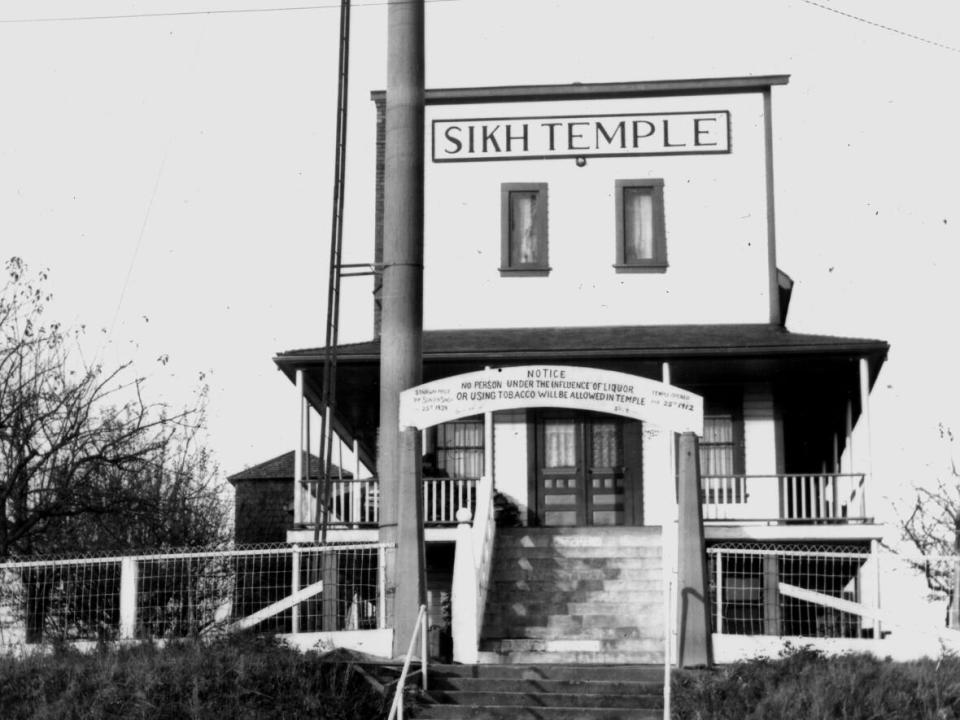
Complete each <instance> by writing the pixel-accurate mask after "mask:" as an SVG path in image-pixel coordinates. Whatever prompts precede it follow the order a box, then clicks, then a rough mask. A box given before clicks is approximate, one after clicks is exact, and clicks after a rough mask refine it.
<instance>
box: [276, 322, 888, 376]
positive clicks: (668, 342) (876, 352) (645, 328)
mask: <svg viewBox="0 0 960 720" xmlns="http://www.w3.org/2000/svg"><path fill="white" fill-rule="evenodd" d="M889 347H890V346H889V345H888V344H887V343H886V342H884V341H882V340H869V339H863V338H849V337H837V336H834V335H810V334H805V333H792V332H789V331H788V330H786V329H785V328H784V327H782V326H780V325H771V324H736V325H627V326H624V325H607V326H599V327H545V328H483V329H462V330H426V331H424V333H423V357H424V360H444V359H457V360H467V359H482V360H529V359H536V360H548V359H567V358H583V359H589V358H614V357H620V358H622V357H630V358H651V359H658V360H669V359H670V358H671V357H672V358H690V357H704V356H728V357H736V356H741V357H745V356H754V357H764V356H767V357H772V356H783V355H802V354H816V355H822V354H843V355H849V354H855V355H858V356H866V357H868V358H869V359H870V361H871V369H873V366H874V364H875V363H876V364H877V369H879V364H880V363H882V362H883V360H884V359H885V358H886V354H887V351H888V350H889ZM323 354H324V348H307V349H302V350H289V351H287V352H283V353H280V354H278V355H277V356H276V358H275V362H276V363H277V364H278V365H279V366H280V367H284V368H285V367H287V366H294V367H296V366H300V365H303V364H312V363H314V362H317V361H319V362H323ZM337 357H338V359H339V360H347V361H365V360H366V361H369V360H377V361H379V359H380V341H379V340H378V339H375V340H368V341H366V342H359V343H352V344H347V345H341V346H340V347H339V348H338V349H337Z"/></svg>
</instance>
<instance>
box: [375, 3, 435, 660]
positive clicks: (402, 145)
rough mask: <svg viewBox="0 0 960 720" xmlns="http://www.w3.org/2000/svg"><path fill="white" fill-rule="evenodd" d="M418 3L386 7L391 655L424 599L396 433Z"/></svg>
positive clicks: (420, 100) (415, 171) (417, 508)
mask: <svg viewBox="0 0 960 720" xmlns="http://www.w3.org/2000/svg"><path fill="white" fill-rule="evenodd" d="M423 10H424V8H423V0H390V2H389V5H388V9H387V25H388V27H387V102H386V138H385V139H386V147H385V167H384V210H383V226H384V238H383V275H382V283H383V286H382V296H381V297H382V299H383V320H382V326H381V335H380V438H379V450H378V454H377V475H378V477H379V479H380V500H381V504H380V541H381V542H383V543H385V544H388V545H389V544H395V547H394V548H390V549H388V550H387V551H386V553H385V565H386V567H385V570H386V572H385V576H386V594H387V601H386V602H387V608H386V617H387V624H388V626H392V627H393V628H394V634H393V654H394V655H395V656H397V655H401V654H402V653H404V652H405V651H406V648H407V645H408V644H409V642H410V638H411V637H412V635H413V632H414V630H415V628H414V624H415V622H416V619H417V612H418V609H419V606H420V605H421V604H422V603H424V602H425V601H426V579H425V573H424V550H423V547H424V546H423V482H422V479H421V460H420V431H419V430H417V429H416V428H403V429H401V428H400V392H401V391H403V390H406V389H407V388H410V387H414V386H415V385H419V384H420V383H421V381H422V379H423V359H422V358H423V356H422V346H423V153H424V145H423V142H424V141H423V134H424V111H423V105H424V41H423V36H424V31H423Z"/></svg>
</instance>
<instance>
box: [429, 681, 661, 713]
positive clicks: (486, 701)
mask: <svg viewBox="0 0 960 720" xmlns="http://www.w3.org/2000/svg"><path fill="white" fill-rule="evenodd" d="M595 689H596V688H593V687H592V686H590V687H586V688H584V689H583V691H582V692H579V693H550V692H541V691H536V690H535V691H533V692H509V691H507V690H490V691H485V692H484V691H479V692H478V691H471V690H433V691H431V692H430V695H431V696H432V697H433V698H434V699H436V700H437V702H439V703H449V704H454V705H481V706H490V705H497V706H505V705H508V706H511V707H515V708H523V707H530V706H533V707H538V708H540V707H550V708H634V709H652V708H658V707H663V694H662V693H663V691H662V690H661V692H660V693H659V694H657V693H650V694H647V695H636V694H630V695H620V694H616V693H601V692H593V691H594V690H595Z"/></svg>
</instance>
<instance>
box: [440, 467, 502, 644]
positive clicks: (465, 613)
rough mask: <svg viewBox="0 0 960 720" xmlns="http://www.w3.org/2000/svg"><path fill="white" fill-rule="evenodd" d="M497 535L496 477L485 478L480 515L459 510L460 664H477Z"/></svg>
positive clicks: (456, 621)
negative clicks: (494, 492)
mask: <svg viewBox="0 0 960 720" xmlns="http://www.w3.org/2000/svg"><path fill="white" fill-rule="evenodd" d="M471 517H472V519H473V525H472V526H471V525H470V520H471ZM495 534H496V523H495V518H494V513H493V478H492V477H491V476H489V475H484V476H483V477H481V479H480V485H479V487H478V488H477V502H476V515H475V516H472V513H471V512H470V509H469V508H460V509H459V510H457V541H456V550H455V551H454V558H453V583H452V592H451V597H450V605H451V610H452V613H451V614H452V615H453V618H452V620H453V627H452V634H453V659H454V660H455V661H456V662H460V663H475V662H477V658H478V651H479V647H480V631H481V630H482V629H483V613H484V609H485V607H486V602H487V587H488V585H489V580H490V568H491V565H492V560H493V541H494V536H495Z"/></svg>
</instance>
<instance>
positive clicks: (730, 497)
mask: <svg viewBox="0 0 960 720" xmlns="http://www.w3.org/2000/svg"><path fill="white" fill-rule="evenodd" d="M738 451H739V449H738V448H737V440H736V433H735V419H734V417H733V415H705V416H704V418H703V435H702V436H701V438H700V476H701V477H702V478H705V481H704V494H705V497H704V502H708V503H742V502H745V501H746V497H745V487H744V479H743V477H742V476H738V477H735V478H733V479H728V480H726V481H721V480H716V479H712V478H730V476H736V475H737V456H736V453H737V452H738Z"/></svg>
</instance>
